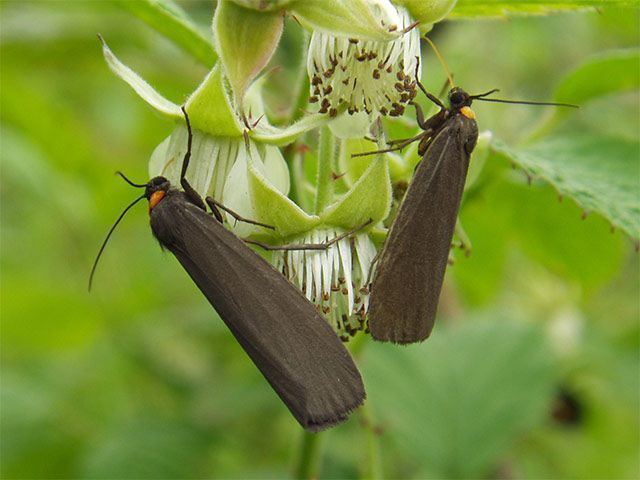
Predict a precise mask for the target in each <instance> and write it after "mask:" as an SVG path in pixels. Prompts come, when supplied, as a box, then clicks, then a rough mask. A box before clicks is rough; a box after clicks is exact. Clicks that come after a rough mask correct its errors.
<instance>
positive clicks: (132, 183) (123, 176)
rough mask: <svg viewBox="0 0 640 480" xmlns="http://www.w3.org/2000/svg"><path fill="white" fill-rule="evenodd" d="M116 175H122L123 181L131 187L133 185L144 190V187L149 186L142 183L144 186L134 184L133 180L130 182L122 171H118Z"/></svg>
mask: <svg viewBox="0 0 640 480" xmlns="http://www.w3.org/2000/svg"><path fill="white" fill-rule="evenodd" d="M116 175H120V176H121V177H122V179H123V180H124V181H125V182H127V183H128V184H129V185H131V186H132V187H136V188H144V187H146V186H147V184H146V183H142V184H141V183H134V182H132V181H131V180H129V179H128V178H127V177H126V175H125V174H124V173H122V172H121V171H120V170H118V171H117V172H116Z"/></svg>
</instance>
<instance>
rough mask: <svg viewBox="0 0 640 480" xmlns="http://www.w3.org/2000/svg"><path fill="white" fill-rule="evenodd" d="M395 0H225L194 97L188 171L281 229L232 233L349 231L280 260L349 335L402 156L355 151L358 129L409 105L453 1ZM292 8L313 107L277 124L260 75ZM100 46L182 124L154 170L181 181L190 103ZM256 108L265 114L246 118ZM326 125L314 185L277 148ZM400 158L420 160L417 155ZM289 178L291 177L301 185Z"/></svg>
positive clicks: (204, 188)
mask: <svg viewBox="0 0 640 480" xmlns="http://www.w3.org/2000/svg"><path fill="white" fill-rule="evenodd" d="M395 3H396V4H395V5H394V4H392V3H391V1H390V0H324V2H322V8H317V2H308V1H307V0H281V1H278V2H264V1H262V0H233V1H229V0H225V1H220V2H218V4H217V7H216V12H215V16H214V20H213V30H214V32H213V33H214V42H213V44H214V46H215V50H216V52H215V54H216V55H213V56H217V58H218V61H217V63H216V64H215V65H214V66H213V68H212V69H211V71H210V72H209V73H208V74H207V76H206V77H205V78H204V80H203V81H202V83H201V85H200V86H199V87H198V88H197V89H196V90H195V91H194V92H193V93H192V94H191V95H190V96H189V97H188V100H187V102H186V103H185V108H186V110H187V111H188V113H189V117H190V119H191V124H192V126H193V128H194V138H193V148H192V157H191V164H190V167H189V172H188V173H187V176H188V178H189V181H190V183H191V184H192V185H193V187H194V188H195V189H196V191H198V193H200V194H201V195H203V196H205V195H211V196H213V197H214V198H215V199H216V200H218V201H219V202H222V203H224V204H226V205H227V206H228V207H230V208H232V209H233V210H235V211H236V212H238V213H240V214H241V215H242V216H244V217H246V218H252V219H253V220H257V221H259V222H262V223H264V224H268V225H273V226H274V227H275V230H274V232H265V229H260V228H259V227H253V226H251V225H247V224H241V223H238V224H235V223H232V224H230V225H229V228H233V229H234V230H235V232H236V234H238V235H239V236H240V237H243V238H254V239H256V238H259V240H260V241H261V242H267V243H270V244H272V245H278V244H281V243H289V244H291V243H301V244H308V243H322V242H327V241H329V240H331V239H332V238H334V237H336V236H339V235H342V234H344V233H345V232H352V234H351V235H349V236H346V237H344V238H341V239H340V240H339V241H337V242H335V243H333V244H332V245H331V246H330V247H328V248H326V249H325V250H321V251H318V250H290V251H284V252H279V253H275V254H274V255H273V256H272V259H271V260H272V262H273V264H274V265H275V266H276V268H278V269H279V270H280V271H281V272H282V273H283V274H284V275H286V276H287V277H288V278H289V279H290V280H291V281H292V282H293V283H294V284H295V285H297V286H298V287H299V288H300V289H301V290H302V292H303V293H304V294H305V295H306V297H307V298H308V299H309V300H310V301H312V302H313V303H314V304H315V305H316V306H317V308H318V309H319V311H321V312H322V313H323V314H324V315H325V317H326V318H327V320H328V321H329V322H330V324H331V325H332V326H333V327H334V328H335V330H336V331H337V332H338V334H339V335H340V337H341V338H342V339H344V340H347V339H348V338H349V337H351V336H353V335H354V334H355V333H356V332H358V331H361V330H365V329H366V317H367V309H368V302H369V294H368V282H369V280H370V275H371V272H370V270H371V268H372V262H373V260H374V257H375V255H376V245H379V243H380V240H381V238H384V235H385V232H386V230H385V228H384V224H383V221H384V220H385V219H386V217H387V215H388V214H389V211H390V207H391V203H392V188H391V177H390V168H389V162H390V159H392V158H393V157H384V156H382V155H378V156H372V157H367V158H366V159H365V160H364V161H360V162H358V161H353V160H352V159H351V155H350V153H354V148H355V149H356V150H358V148H360V147H358V146H357V145H359V143H358V142H361V140H362V137H363V135H364V133H362V132H367V131H369V130H370V127H371V126H372V125H376V122H377V120H378V119H379V118H380V117H381V116H391V117H394V116H400V115H402V114H403V113H404V110H405V106H406V104H407V103H409V102H411V101H412V100H413V99H414V97H415V96H416V81H417V80H418V79H417V78H416V75H419V74H420V72H419V69H418V68H417V66H418V65H419V58H420V33H419V30H418V28H416V25H417V24H418V23H420V27H421V28H422V27H426V26H427V25H429V24H430V23H433V22H434V21H437V20H439V19H440V18H442V17H443V16H444V15H446V13H448V11H449V10H450V9H451V8H452V6H453V4H454V3H455V0H434V1H432V2H428V3H429V5H428V6H425V4H423V3H421V2H410V1H407V0H396V2H395ZM283 9H286V12H287V13H289V14H290V15H291V16H293V17H295V18H296V19H297V20H298V21H299V22H300V24H301V25H303V26H305V27H307V28H309V29H310V30H311V36H310V41H309V45H308V51H307V62H306V68H307V73H308V76H309V83H310V85H311V91H310V96H309V102H310V103H311V104H312V105H315V106H316V107H317V108H316V112H315V113H312V114H309V115H307V116H305V117H303V118H301V119H299V120H298V121H296V122H294V123H292V124H291V125H289V126H287V127H280V126H274V125H272V124H270V122H269V115H268V112H267V111H266V109H265V107H264V104H263V99H262V92H261V86H262V83H263V81H262V79H260V77H259V75H260V73H261V72H262V71H263V70H264V68H265V67H266V66H267V64H268V63H269V61H270V59H271V58H272V56H273V53H274V52H275V50H276V47H277V45H278V43H279V40H280V37H281V34H282V30H283V28H284V16H283V15H282V11H283ZM103 53H104V56H105V59H106V60H107V63H108V64H109V66H110V68H111V69H112V70H113V71H114V72H115V73H116V74H117V75H118V76H119V77H120V78H122V79H123V80H124V81H125V82H127V83H128V84H129V85H130V86H131V87H132V88H133V89H134V90H135V91H136V92H137V93H138V94H139V95H140V96H141V97H142V98H143V99H144V100H145V101H146V102H147V103H149V104H150V105H151V106H153V107H154V108H155V109H156V110H158V111H159V112H160V113H161V114H163V115H165V116H167V117H168V118H170V119H172V120H173V121H175V122H176V127H175V129H174V131H173V133H172V134H171V135H170V136H169V137H168V138H166V139H165V140H164V141H163V142H162V143H161V144H160V145H159V146H158V147H157V148H156V149H155V151H154V152H153V155H152V156H151V160H150V163H149V173H150V175H151V176H155V175H164V176H166V177H167V178H168V179H169V180H171V181H172V182H177V180H178V177H179V174H180V159H181V158H182V157H183V155H184V152H185V148H186V143H187V132H186V128H185V126H184V123H183V115H182V112H181V110H180V106H179V105H177V104H175V103H173V102H171V101H169V100H167V99H166V98H164V97H163V96H162V95H160V94H159V93H158V92H157V91H155V90H154V89H153V88H152V87H151V86H150V85H149V84H148V83H147V82H145V81H144V80H143V79H142V78H141V77H140V76H139V75H138V74H137V73H135V72H134V71H133V70H131V69H130V68H129V67H127V66H126V65H124V64H123V63H122V62H120V60H118V58H116V56H115V55H114V54H113V53H112V52H111V50H110V49H109V48H108V47H107V45H106V44H105V43H103ZM211 53H212V54H213V51H212V52H211ZM342 113H345V114H346V115H347V116H345V115H342ZM356 114H358V115H356ZM351 115H354V116H353V117H351ZM251 116H252V117H253V118H254V119H259V121H257V122H252V121H248V117H251ZM334 117H335V118H334ZM345 119H348V121H347V122H346V123H345ZM340 122H342V123H340ZM349 123H350V124H351V125H347V124H349ZM356 124H357V125H358V126H357V127H354V125H356ZM360 124H362V125H360ZM317 128H321V129H322V131H326V132H330V133H329V135H330V136H329V137H326V136H325V137H322V138H324V140H322V141H321V142H320V143H322V142H324V143H322V145H323V147H322V148H321V149H322V152H323V153H318V154H317V155H316V156H315V159H316V161H317V164H316V168H315V171H317V172H318V173H317V178H316V182H315V184H310V183H309V182H308V181H307V180H306V179H305V176H304V175H303V174H301V173H300V172H299V171H298V172H297V173H296V171H295V168H294V171H290V169H291V168H292V167H295V162H294V161H292V159H291V158H289V161H288V162H287V161H285V159H284V156H283V154H282V151H281V150H280V147H282V146H285V145H289V144H291V143H294V142H296V141H297V140H298V139H299V138H300V137H306V138H305V139H304V141H305V143H308V142H310V143H313V142H314V140H313V136H312V132H313V131H314V130H315V129H317ZM245 133H248V135H249V137H250V140H249V141H245V139H244V138H243V135H244V134H245ZM356 137H357V138H356ZM362 148H364V147H362ZM362 148H360V150H358V151H362ZM321 149H319V150H321ZM366 149H367V150H370V146H367V148H366ZM294 150H295V149H294ZM299 157H300V155H298V160H300V161H301V158H299ZM392 163H393V162H392ZM402 168H404V170H405V171H411V168H410V166H407V165H405V166H403V167H402ZM396 170H397V168H396ZM290 179H293V181H294V182H295V183H294V185H293V186H294V187H295V188H292V189H291V190H292V192H293V194H292V195H291V197H290V196H289V195H290V193H289V192H290V186H291V185H290ZM294 200H295V201H294ZM301 205H305V206H306V207H307V208H306V209H303V208H302V207H301ZM311 205H313V206H314V207H313V208H310V206H311ZM311 210H312V211H313V212H312V213H311ZM362 225H366V227H362ZM358 226H360V227H362V228H360V229H359V227H358ZM374 236H377V239H376V243H375V244H374V241H373V238H374Z"/></svg>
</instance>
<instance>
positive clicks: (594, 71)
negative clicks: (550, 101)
mask: <svg viewBox="0 0 640 480" xmlns="http://www.w3.org/2000/svg"><path fill="white" fill-rule="evenodd" d="M638 88H640V49H637V48H633V49H627V50H615V51H609V52H605V53H602V54H599V55H597V56H594V57H592V58H590V59H588V60H587V61H586V62H585V63H583V64H582V65H580V66H579V67H578V68H577V69H575V70H574V71H573V72H571V73H570V74H569V75H567V76H566V77H565V78H564V79H563V80H562V81H561V82H560V84H559V85H558V87H557V88H556V100H557V101H558V102H568V103H575V104H578V105H580V104H584V103H585V102H587V101H589V100H591V99H593V98H595V97H599V96H602V95H607V94H610V93H616V92H624V91H629V90H634V89H638ZM561 111H562V112H565V113H566V112H567V110H561V109H558V112H561Z"/></svg>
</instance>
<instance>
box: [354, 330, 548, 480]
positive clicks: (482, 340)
mask: <svg viewBox="0 0 640 480" xmlns="http://www.w3.org/2000/svg"><path fill="white" fill-rule="evenodd" d="M467 321H468V322H469V323H465V324H463V325H460V326H457V327H449V328H440V329H439V330H438V331H437V332H435V334H434V336H433V338H432V339H430V341H429V343H428V344H424V345H421V346H411V347H407V348H402V349H388V348H384V347H383V346H378V345H375V346H372V347H371V348H370V349H369V350H368V351H367V356H366V362H367V364H366V365H367V370H366V379H367V385H368V387H369V401H370V402H372V405H373V407H374V409H375V411H376V414H377V416H376V418H377V419H378V420H377V421H378V422H379V423H380V427H381V428H382V429H383V430H384V431H385V432H387V431H388V432H389V435H390V436H394V437H396V436H397V439H396V441H397V442H398V443H399V444H402V445H405V447H406V449H407V451H406V453H407V454H408V455H409V456H410V458H411V459H412V461H413V463H414V464H415V465H416V466H418V473H419V476H420V478H425V476H427V477H428V478H483V477H486V476H488V475H489V474H490V473H491V472H492V471H495V470H496V469H497V467H498V465H499V462H500V456H501V452H503V451H504V449H505V447H507V446H508V445H510V444H513V443H514V442H515V441H517V439H518V438H519V437H520V436H522V435H523V434H524V433H525V432H527V431H528V430H529V429H531V428H532V427H533V426H534V425H536V424H537V423H539V422H540V421H541V420H542V419H543V418H544V416H545V414H546V413H547V408H548V405H549V402H550V400H551V395H552V390H553V383H554V380H555V378H554V377H555V374H554V371H553V359H552V357H551V355H550V351H549V350H548V348H547V346H546V345H545V340H544V336H543V335H542V332H540V331H539V329H536V328H533V327H531V326H525V325H522V324H520V323H514V322H513V321H509V320H507V319H504V318H500V319H495V318H494V319H492V320H491V321H485V320H482V319H473V320H471V319H468V320H467ZM409 379H410V380H409ZM416 419H420V423H421V424H423V425H428V428H425V429H420V428H416ZM393 467H394V465H393V464H392V465H390V468H393ZM390 476H391V477H393V476H395V475H393V474H391V475H390Z"/></svg>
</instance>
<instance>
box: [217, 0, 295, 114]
mask: <svg viewBox="0 0 640 480" xmlns="http://www.w3.org/2000/svg"><path fill="white" fill-rule="evenodd" d="M283 25H284V16H283V15H282V13H280V12H266V11H263V12H258V11H256V10H250V9H247V8H244V7H241V6H239V5H237V4H235V3H233V2H231V1H229V0H220V1H219V2H218V7H217V8H216V12H215V15H214V17H213V30H214V41H215V46H216V51H217V52H218V55H219V56H220V60H221V62H222V64H223V65H224V72H225V75H226V77H227V78H228V80H229V84H230V85H231V88H232V89H233V92H234V93H235V99H236V102H237V103H238V104H241V103H242V98H243V95H244V93H245V91H246V89H247V87H248V86H249V84H250V83H251V81H252V80H253V79H255V78H256V76H257V75H258V74H259V73H260V72H261V71H262V69H263V68H264V67H265V66H266V65H267V63H269V60H270V59H271V56H272V55H273V52H274V51H275V49H276V47H277V46H278V42H279V41H280V36H281V35H282V28H283Z"/></svg>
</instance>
